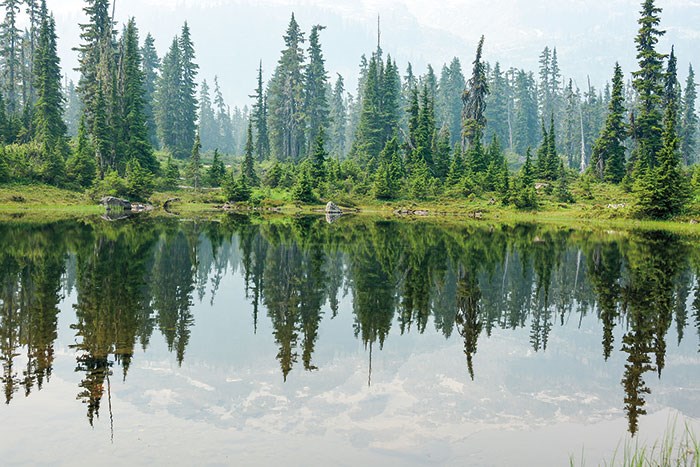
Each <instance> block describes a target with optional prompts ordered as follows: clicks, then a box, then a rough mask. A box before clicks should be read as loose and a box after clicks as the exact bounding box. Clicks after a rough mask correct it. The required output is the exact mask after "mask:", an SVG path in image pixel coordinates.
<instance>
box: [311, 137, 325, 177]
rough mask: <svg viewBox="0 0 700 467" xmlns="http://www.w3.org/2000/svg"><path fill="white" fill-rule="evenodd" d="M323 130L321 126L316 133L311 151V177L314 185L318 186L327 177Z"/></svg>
mask: <svg viewBox="0 0 700 467" xmlns="http://www.w3.org/2000/svg"><path fill="white" fill-rule="evenodd" d="M325 145H326V142H325V131H324V129H323V127H321V129H320V131H319V132H318V135H316V141H315V142H314V149H313V152H312V153H311V158H310V159H311V169H310V170H311V179H312V182H313V184H314V186H316V187H318V186H319V185H320V184H321V183H323V182H324V181H325V180H326V178H327V170H326V157H327V156H328V153H327V152H326V148H325Z"/></svg>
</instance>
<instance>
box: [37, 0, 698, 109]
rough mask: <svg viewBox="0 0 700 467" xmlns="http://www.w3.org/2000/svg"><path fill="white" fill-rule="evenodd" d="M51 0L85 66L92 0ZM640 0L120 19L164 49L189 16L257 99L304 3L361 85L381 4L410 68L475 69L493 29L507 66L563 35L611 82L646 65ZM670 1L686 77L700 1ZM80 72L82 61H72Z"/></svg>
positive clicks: (121, 15) (302, 17) (268, 4)
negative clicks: (449, 65)
mask: <svg viewBox="0 0 700 467" xmlns="http://www.w3.org/2000/svg"><path fill="white" fill-rule="evenodd" d="M50 3H54V4H53V5H51V4H50V5H49V7H50V8H53V9H54V10H55V12H56V16H57V21H58V32H59V36H60V39H59V41H60V42H59V45H60V49H61V54H62V57H63V66H64V69H66V70H68V69H72V68H75V67H76V64H77V60H76V55H75V52H73V51H72V50H71V49H72V48H73V47H75V46H76V45H77V44H78V43H79V37H78V35H79V30H78V26H77V23H78V22H79V21H81V20H82V18H83V16H82V12H81V8H82V4H83V2H81V1H80V0H61V1H60V2H50ZM639 4H640V2H639V1H636V0H607V1H592V2H591V1H586V2H584V1H582V0H568V1H567V0H559V1H557V0H541V1H525V0H504V1H503V0H499V1H498V2H493V1H490V0H441V1H439V2H437V1H436V2H426V1H424V0H403V1H398V0H361V1H357V0H305V1H291V0H261V1H250V0H249V1H245V0H239V1H236V0H198V1H194V0H172V1H171V0H117V8H116V19H117V21H119V22H120V23H123V22H124V21H125V20H126V19H127V18H128V17H130V16H134V17H136V21H137V24H138V26H139V29H140V31H141V35H142V38H143V37H144V36H145V34H146V33H147V32H151V33H152V34H153V35H154V37H155V38H156V44H157V47H158V50H159V52H160V53H161V54H163V53H164V52H165V50H166V48H167V46H168V45H169V43H170V41H171V40H172V37H173V35H175V34H177V33H178V32H179V29H180V27H181V25H182V23H183V22H184V21H185V20H187V21H188V22H189V24H190V27H191V28H192V35H193V39H194V41H195V46H196V48H197V60H198V62H199V64H200V67H201V75H200V77H201V78H207V79H208V80H211V79H213V77H214V75H218V76H219V80H220V82H221V85H222V89H223V92H224V95H225V98H226V99H227V101H228V102H229V103H231V105H233V104H236V105H239V106H243V105H245V104H249V103H250V100H249V99H248V94H251V93H252V91H253V89H254V87H255V75H256V68H257V65H258V62H259V61H260V60H263V67H264V70H265V74H266V77H269V75H270V74H271V72H272V70H273V69H274V66H275V64H276V62H277V59H278V58H279V52H280V50H281V49H282V47H283V41H282V35H283V34H284V32H285V30H286V27H287V24H288V22H289V17H290V15H291V13H292V12H294V13H295V14H296V18H297V21H298V22H299V23H300V25H301V26H302V27H303V28H304V30H306V31H309V30H310V29H311V26H312V25H313V24H323V25H325V26H327V27H328V28H327V29H326V30H324V31H323V33H322V36H321V40H322V45H323V49H324V54H325V57H326V60H327V69H328V70H329V74H330V75H331V78H333V77H334V76H335V73H341V74H342V75H343V76H344V77H345V78H346V83H347V87H348V90H349V91H350V92H352V93H354V87H355V86H356V84H355V83H356V77H357V69H358V68H357V67H358V64H359V61H360V56H361V55H362V54H363V53H366V54H370V53H371V52H372V51H373V50H374V49H375V48H376V42H377V15H378V14H379V15H381V32H382V36H381V37H382V38H381V41H382V48H383V50H384V51H385V53H388V54H391V55H392V57H394V58H396V59H397V61H398V63H399V67H400V68H401V70H404V69H405V67H406V64H407V62H408V61H411V62H412V63H413V66H414V70H415V71H416V73H423V72H424V71H425V68H426V66H427V64H428V63H431V64H432V65H433V67H434V68H435V70H436V73H439V71H440V68H441V67H442V64H443V63H445V62H447V61H449V60H450V59H451V58H452V57H453V56H458V57H459V58H460V60H462V65H463V67H464V70H465V73H468V71H469V69H470V63H471V61H472V59H473V54H474V49H475V47H476V43H477V41H478V39H479V37H480V36H481V34H484V35H485V36H486V45H485V58H486V60H488V61H490V62H492V63H494V62H496V61H499V62H501V65H502V67H505V68H508V67H511V66H514V67H519V68H520V67H522V68H526V69H529V70H532V71H536V70H537V61H538V56H539V54H540V52H541V51H542V49H543V48H544V47H545V46H549V47H557V52H558V56H559V63H560V67H561V69H562V73H563V75H564V76H565V77H567V78H568V77H571V78H573V79H574V80H575V81H576V82H577V84H578V85H579V87H584V86H585V82H586V78H587V76H590V79H591V81H592V83H593V84H594V85H596V86H597V87H598V88H601V87H602V85H603V84H604V82H606V81H607V80H609V79H610V76H611V75H612V68H613V65H614V63H615V61H619V62H620V64H621V65H622V66H623V69H624V71H625V73H626V74H629V73H630V72H631V71H632V70H633V69H634V68H635V54H636V52H635V49H634V42H633V41H634V36H635V34H636V31H637V27H638V26H637V16H638V10H639ZM657 4H658V6H660V7H662V8H663V9H664V11H663V13H662V15H661V18H662V25H661V26H662V28H663V29H665V30H667V31H668V32H667V34H666V36H665V37H664V40H663V41H662V43H661V44H660V48H661V49H662V50H670V46H671V44H672V43H673V44H675V46H676V53H677V55H678V57H679V67H680V75H681V76H680V78H681V79H684V77H685V73H686V70H687V67H688V63H689V62H692V63H693V64H694V65H698V66H700V48H699V47H698V46H697V44H698V40H699V39H700V1H699V0H675V1H671V0H665V1H658V2H657ZM69 74H71V77H72V78H77V76H76V74H75V72H70V71H69Z"/></svg>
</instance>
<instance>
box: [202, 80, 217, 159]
mask: <svg viewBox="0 0 700 467" xmlns="http://www.w3.org/2000/svg"><path fill="white" fill-rule="evenodd" d="M218 126H219V125H218V124H217V122H216V116H215V115H214V109H213V108H212V102H211V95H210V94H209V83H207V80H206V79H205V80H203V81H202V85H201V86H200V87H199V134H200V137H201V138H202V149H203V150H204V151H207V150H209V149H213V148H216V147H217V143H218V139H219V128H218Z"/></svg>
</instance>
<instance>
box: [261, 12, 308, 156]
mask: <svg viewBox="0 0 700 467" xmlns="http://www.w3.org/2000/svg"><path fill="white" fill-rule="evenodd" d="M303 43H304V34H303V33H302V32H301V29H300V28H299V24H298V23H297V22H296V19H295V18H294V14H292V18H291V20H290V22H289V27H288V28H287V33H286V34H285V36H284V44H285V49H284V50H283V51H282V56H281V57H280V60H279V62H278V63H277V68H276V69H275V72H274V74H273V76H272V79H271V80H270V83H269V86H268V91H267V98H268V107H269V116H268V124H269V131H270V147H271V152H272V154H273V155H274V156H275V157H276V158H277V159H278V160H284V161H287V160H291V161H298V160H299V159H300V158H301V157H302V155H303V152H304V149H305V147H306V145H305V142H304V130H305V126H306V125H305V118H304V77H303V63H304V50H303V49H302V44H303Z"/></svg>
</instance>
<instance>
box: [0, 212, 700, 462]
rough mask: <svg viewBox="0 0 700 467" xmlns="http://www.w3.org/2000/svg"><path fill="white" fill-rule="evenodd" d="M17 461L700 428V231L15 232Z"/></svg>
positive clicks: (161, 457) (609, 443) (382, 454)
mask: <svg viewBox="0 0 700 467" xmlns="http://www.w3.org/2000/svg"><path fill="white" fill-rule="evenodd" d="M0 239H1V240H0V242H1V248H0V359H1V363H2V369H3V372H2V387H3V398H4V401H5V402H6V405H4V406H2V407H0V453H1V455H2V459H3V460H2V463H3V465H15V464H18V465H23V464H29V465H31V464H51V465H56V464H58V465H79V464H84V463H86V462H94V463H98V464H100V465H124V464H139V465H143V464H158V465H195V464H196V465H233V464H236V465H280V464H285V465H331V464H333V465H357V464H365V465H383V466H385V465H568V463H569V457H570V456H571V455H574V456H575V457H576V458H577V459H580V458H581V453H582V452H583V453H584V457H585V458H586V460H587V464H589V465H597V464H598V463H599V462H600V461H602V460H604V459H610V458H611V457H612V454H613V452H614V451H615V449H616V447H618V445H619V443H622V445H624V443H625V439H629V438H630V437H631V436H632V435H634V438H633V439H634V441H633V442H637V441H639V442H645V441H647V440H648V441H654V440H656V439H658V438H659V437H660V436H661V435H662V434H663V433H664V431H665V430H666V429H667V427H668V425H669V423H671V424H672V423H673V421H674V420H676V423H677V425H678V426H679V427H680V428H682V426H683V424H684V423H689V424H690V425H692V426H694V427H695V430H696V432H700V430H698V427H699V426H700V425H699V424H698V421H697V420H698V418H700V354H698V350H699V349H700V345H699V335H700V293H699V292H698V290H699V288H700V240H698V238H692V237H683V236H680V235H676V234H672V233H667V232H610V231H607V232H583V231H575V230H569V229H562V228H556V229H555V228H551V227H544V226H537V225H515V226H487V225H484V224H477V225H464V224H456V223H455V224H437V223H431V222H427V221H399V220H383V219H366V218H354V219H353V218H342V219H340V220H338V221H337V222H335V223H333V224H330V225H329V224H327V223H326V221H325V219H322V218H317V217H302V218H282V219H272V220H269V219H267V220H263V219H259V218H250V217H241V216H230V217H226V218H224V219H222V220H221V221H219V222H189V221H178V220H166V221H164V220H158V221H156V220H150V219H147V218H146V219H137V220H126V221H120V222H108V221H105V220H102V219H93V220H87V221H80V222H76V221H70V222H68V221H66V222H59V223H53V224H44V225H37V224H24V223H22V222H21V221H20V222H15V223H5V224H0Z"/></svg>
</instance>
